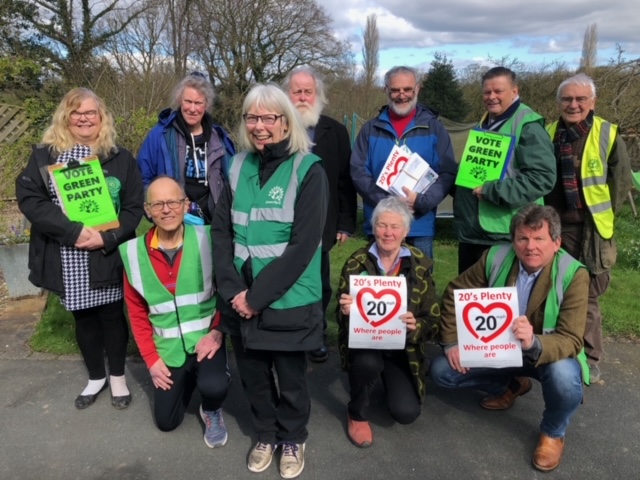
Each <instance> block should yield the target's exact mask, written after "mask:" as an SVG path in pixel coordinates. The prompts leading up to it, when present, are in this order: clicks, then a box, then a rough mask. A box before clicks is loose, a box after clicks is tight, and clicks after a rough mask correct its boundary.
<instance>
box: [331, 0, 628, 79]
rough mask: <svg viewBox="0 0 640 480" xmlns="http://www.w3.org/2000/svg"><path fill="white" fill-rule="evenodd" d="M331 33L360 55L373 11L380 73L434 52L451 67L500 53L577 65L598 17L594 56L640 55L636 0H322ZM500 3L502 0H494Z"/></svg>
mask: <svg viewBox="0 0 640 480" xmlns="http://www.w3.org/2000/svg"><path fill="white" fill-rule="evenodd" d="M319 3H320V4H321V5H323V6H324V8H325V9H326V11H327V12H328V13H329V14H330V15H331V16H332V18H333V28H334V30H335V32H336V35H337V36H338V37H339V38H341V39H345V40H349V41H350V42H351V44H352V45H353V47H354V53H355V54H356V58H357V61H358V63H359V62H360V59H361V54H360V52H361V49H362V33H363V30H364V25H365V21H366V17H367V15H369V14H371V13H375V14H376V15H377V21H378V30H379V32H380V72H379V73H380V74H384V72H385V71H386V70H388V69H389V68H390V67H392V66H394V65H399V64H407V65H411V66H416V67H419V68H423V69H425V70H427V69H428V68H429V64H430V63H431V60H433V54H434V52H441V53H444V54H445V55H446V56H447V57H448V58H449V59H451V60H452V61H453V63H454V66H455V67H456V68H464V67H465V66H467V65H469V64H471V63H484V64H488V62H487V60H488V58H489V57H492V58H495V59H499V58H502V57H503V56H505V55H509V56H510V58H517V59H518V60H520V61H522V62H523V63H525V64H526V65H528V66H529V65H531V66H541V65H544V64H549V63H551V62H554V61H561V62H565V63H566V64H567V66H568V67H569V68H575V67H577V66H578V63H579V61H580V56H581V52H582V41H583V38H584V33H585V30H586V28H587V27H588V25H590V24H592V23H596V24H597V28H598V59H597V61H598V64H607V63H608V62H609V60H611V59H612V58H614V57H615V56H616V55H617V54H616V50H615V46H616V43H618V44H620V45H621V46H622V48H623V50H624V51H625V52H624V54H623V55H624V56H625V57H626V58H627V59H633V58H638V57H640V15H639V13H638V12H639V11H640V4H639V3H638V0H604V1H603V0H563V1H557V0H528V1H526V0H525V1H523V0H512V1H510V2H491V1H487V0H439V1H435V0H414V1H411V0H323V1H321V2H319ZM498 3H500V4H498Z"/></svg>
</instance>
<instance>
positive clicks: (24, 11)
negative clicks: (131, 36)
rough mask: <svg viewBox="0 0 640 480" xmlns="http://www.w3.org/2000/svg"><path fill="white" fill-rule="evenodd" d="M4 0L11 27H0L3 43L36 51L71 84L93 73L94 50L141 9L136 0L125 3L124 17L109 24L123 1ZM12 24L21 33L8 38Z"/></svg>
mask: <svg viewBox="0 0 640 480" xmlns="http://www.w3.org/2000/svg"><path fill="white" fill-rule="evenodd" d="M79 3H80V5H79ZM2 4H3V9H4V8H7V9H8V11H9V12H11V16H10V17H9V18H8V19H5V20H4V21H6V22H7V23H8V28H1V29H0V35H2V36H3V37H2V39H1V42H2V44H4V45H5V46H6V45H8V46H10V47H11V48H12V49H13V50H17V49H21V50H29V51H31V53H32V54H34V55H36V54H37V55H38V57H40V58H41V59H45V60H46V61H47V62H48V63H49V64H50V66H51V67H52V68H54V69H55V70H56V72H57V73H59V74H60V75H61V76H62V77H63V78H64V79H65V80H67V81H68V82H69V83H72V84H73V83H77V82H78V81H79V80H82V79H87V77H89V76H90V75H89V74H88V72H90V71H91V69H90V66H91V65H92V60H93V56H94V53H95V52H96V51H97V50H98V49H100V48H101V47H102V46H103V45H104V44H105V43H106V42H107V41H108V40H109V39H110V38H112V37H113V36H115V35H117V34H118V33H120V32H121V31H122V30H124V29H125V28H126V26H127V25H128V24H129V22H131V21H132V20H133V19H135V18H136V17H137V16H138V15H139V14H140V12H141V11H142V10H141V9H140V8H139V7H136V6H135V2H134V3H133V4H131V5H130V6H129V7H126V8H127V12H128V15H127V17H126V18H125V19H124V20H123V21H120V22H117V23H115V24H112V25H110V26H108V25H107V22H106V20H107V19H108V18H109V17H110V16H111V15H112V14H113V13H114V12H116V11H118V10H122V9H124V8H125V7H124V6H123V5H124V4H125V2H124V1H123V2H122V4H121V0H110V1H107V2H106V3H101V2H95V3H92V2H90V1H89V0H81V2H74V1H73V0H36V1H31V0H3V2H2ZM5 27H7V26H5ZM12 27H14V28H15V29H16V30H15V31H16V32H18V34H19V36H17V37H13V38H8V37H7V35H10V34H11V31H12ZM30 58H32V57H31V56H30Z"/></svg>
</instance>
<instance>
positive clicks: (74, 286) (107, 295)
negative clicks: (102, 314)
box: [49, 145, 122, 312]
mask: <svg viewBox="0 0 640 480" xmlns="http://www.w3.org/2000/svg"><path fill="white" fill-rule="evenodd" d="M89 155H91V147H88V146H86V145H75V146H74V147H72V148H71V149H69V150H65V151H64V152H62V153H61V154H60V156H59V157H58V163H65V162H68V161H69V160H80V159H82V158H86V157H88V156H89ZM49 192H50V194H51V199H52V201H53V203H54V204H55V205H58V206H60V200H59V199H58V196H57V195H56V191H55V188H54V186H53V181H52V180H51V179H49ZM60 257H61V259H62V282H63V285H64V294H63V295H62V296H61V297H60V303H62V305H64V307H65V308H66V309H67V310H69V311H70V312H73V311H75V310H83V309H85V308H91V307H96V306H99V305H106V304H108V303H113V302H117V301H118V300H120V299H122V285H110V286H108V287H100V288H91V286H90V284H89V251H88V250H80V249H78V248H76V247H69V246H66V245H60Z"/></svg>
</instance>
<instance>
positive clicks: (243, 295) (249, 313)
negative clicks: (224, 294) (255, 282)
mask: <svg viewBox="0 0 640 480" xmlns="http://www.w3.org/2000/svg"><path fill="white" fill-rule="evenodd" d="M248 291H249V290H243V291H242V292H240V293H239V294H237V295H236V296H235V297H233V300H231V306H232V307H233V309H234V310H235V311H236V312H237V313H238V315H240V316H241V317H242V318H251V317H255V316H257V315H258V312H256V311H255V310H254V309H253V308H251V306H250V305H249V303H248V302H247V292H248Z"/></svg>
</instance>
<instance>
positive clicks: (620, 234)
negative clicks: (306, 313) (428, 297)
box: [30, 204, 640, 354]
mask: <svg viewBox="0 0 640 480" xmlns="http://www.w3.org/2000/svg"><path fill="white" fill-rule="evenodd" d="M148 228H149V223H148V222H146V221H145V220H143V223H141V226H140V227H139V229H138V234H140V233H142V232H144V231H146V230H147V229H148ZM639 231H640V218H635V217H633V214H632V213H631V208H630V207H629V206H628V205H626V204H625V206H624V208H623V209H622V211H621V212H620V215H619V217H618V219H617V222H616V239H617V242H618V263H617V264H616V266H615V268H614V269H613V272H612V280H611V285H610V287H609V290H608V291H607V293H606V294H605V295H604V296H603V297H601V300H600V305H601V308H602V315H603V319H604V320H603V330H604V334H605V335H607V336H614V337H624V338H630V339H637V338H638V337H640V322H638V321H637V316H638V307H637V305H638V297H637V296H636V295H638V291H640V267H639V265H640V263H638V262H639V261H640V243H638V240H637V239H636V238H637V232H639ZM365 243H366V241H365V239H364V238H363V237H360V236H355V237H354V238H351V239H350V240H349V241H348V242H347V243H346V244H345V245H342V246H336V247H334V248H333V250H332V251H331V283H332V285H333V288H334V293H335V289H336V287H337V284H338V277H339V276H340V272H341V270H342V266H343V265H344V262H345V261H346V259H347V257H348V256H349V255H351V253H353V252H354V251H355V250H357V249H358V248H360V247H361V246H363V245H365ZM634 246H635V247H634ZM457 271H458V251H457V244H456V241H455V238H454V235H453V230H452V228H451V220H438V234H437V241H436V243H435V270H434V281H435V283H436V288H437V290H438V291H439V292H442V291H443V290H444V289H445V287H446V286H447V283H448V282H449V281H450V280H451V279H453V278H455V276H456V274H457ZM585 301H586V300H585ZM335 309H336V300H335V296H334V298H333V299H332V301H331V303H330V304H329V308H328V319H329V322H328V323H329V327H328V332H327V333H328V336H329V342H330V343H331V344H332V345H335V344H336V338H337V326H336V322H335V321H334V312H335ZM30 344H31V348H32V349H33V350H35V351H40V352H50V353H55V354H72V353H78V347H77V344H76V340H75V329H74V322H73V317H72V316H71V314H70V313H68V312H67V311H66V310H65V309H64V308H63V307H62V306H61V305H60V303H59V301H58V299H57V297H55V296H54V295H50V296H49V300H48V302H47V307H46V309H45V313H44V315H43V317H42V319H41V321H40V322H39V323H38V325H37V327H36V332H35V334H34V335H33V337H32V338H31V342H30ZM129 352H130V353H131V354H135V353H136V352H137V348H136V347H135V342H134V341H133V337H131V340H130V345H129Z"/></svg>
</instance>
